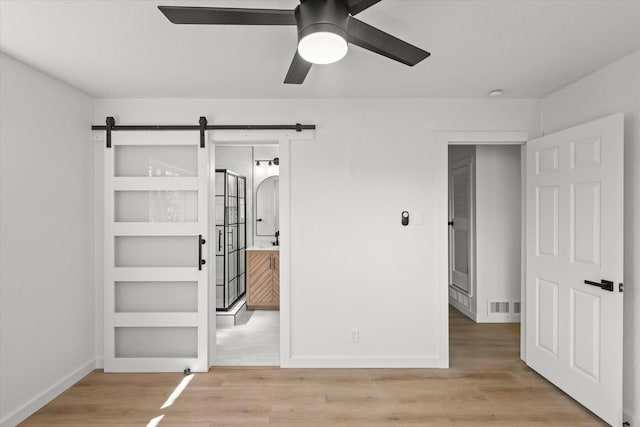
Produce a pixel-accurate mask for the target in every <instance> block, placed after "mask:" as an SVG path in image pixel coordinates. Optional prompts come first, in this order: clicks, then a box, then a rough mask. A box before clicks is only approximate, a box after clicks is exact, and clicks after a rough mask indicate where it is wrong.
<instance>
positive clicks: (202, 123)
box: [91, 116, 316, 148]
mask: <svg viewBox="0 0 640 427" xmlns="http://www.w3.org/2000/svg"><path fill="white" fill-rule="evenodd" d="M315 129H316V125H304V124H301V123H296V124H294V125H210V124H209V123H208V121H207V118H206V117H204V116H202V117H200V120H199V122H198V124H197V125H117V124H116V120H115V119H114V118H113V117H112V116H108V117H107V119H106V123H105V124H104V125H93V126H91V130H104V131H106V142H107V148H111V133H112V132H116V131H119V130H129V131H132V130H133V131H135V130H142V131H144V130H197V131H199V132H200V147H202V148H204V146H205V145H204V144H205V135H204V133H205V131H207V130H240V131H250V130H251V131H253V130H293V131H296V132H302V131H303V130H315Z"/></svg>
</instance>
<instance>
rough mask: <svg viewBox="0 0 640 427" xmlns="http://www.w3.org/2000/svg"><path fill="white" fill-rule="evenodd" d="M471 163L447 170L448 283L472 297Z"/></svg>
mask: <svg viewBox="0 0 640 427" xmlns="http://www.w3.org/2000/svg"><path fill="white" fill-rule="evenodd" d="M471 167H472V161H471V159H465V160H461V161H460V162H457V163H454V164H452V165H451V166H450V167H449V215H450V218H451V219H450V223H449V225H450V227H449V228H450V230H449V283H450V284H451V285H454V286H455V287H456V288H458V289H459V290H461V291H463V292H465V293H466V294H467V295H469V296H471V281H470V277H469V276H470V270H471V269H470V266H471V260H470V256H471V239H472V235H471V232H472V227H471V225H472V221H471V220H472V218H471V203H472V199H471V173H472V170H471Z"/></svg>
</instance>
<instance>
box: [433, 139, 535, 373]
mask: <svg viewBox="0 0 640 427" xmlns="http://www.w3.org/2000/svg"><path fill="white" fill-rule="evenodd" d="M529 139H530V135H529V132H527V131H455V132H447V131H440V132H436V140H437V142H438V147H440V149H441V150H442V151H443V154H442V156H441V158H442V159H443V163H442V165H441V177H442V179H440V185H441V188H440V192H439V194H440V195H441V196H440V197H441V199H440V203H439V205H440V206H442V207H443V208H442V209H443V210H444V211H446V210H447V207H448V206H449V191H448V176H449V175H448V174H449V150H448V148H449V145H520V146H522V147H521V149H520V165H521V168H520V176H521V180H520V181H521V191H520V194H521V196H520V204H521V209H520V211H521V219H520V221H521V227H520V235H521V245H522V246H521V251H520V254H521V255H520V266H521V268H520V295H521V296H520V301H521V304H520V307H521V313H520V322H521V326H520V359H521V360H523V361H525V362H526V354H527V352H526V327H525V324H526V315H525V309H526V308H525V298H526V294H525V278H526V270H525V268H526V259H527V253H526V248H527V242H526V228H525V227H526V216H525V215H526V210H525V202H526V198H525V195H526V194H525V191H524V190H525V188H524V185H525V179H524V178H525V177H526V173H527V170H526V161H525V160H526V159H525V154H526V153H525V150H524V146H525V144H526V143H527V141H528V140H529ZM444 215H448V213H447V212H444ZM446 235H447V236H448V233H447V234H446ZM445 247H446V248H447V252H448V250H449V243H448V240H447V242H446V245H445ZM441 259H444V261H445V262H447V263H448V256H447V257H444V258H442V257H441ZM443 268H446V269H448V268H449V266H448V264H447V265H446V266H443ZM447 277H448V275H447ZM448 281H449V280H448V279H447V280H446V282H443V283H442V289H443V291H442V293H443V294H444V298H443V299H442V301H441V303H442V304H444V312H445V313H447V310H448V306H449V297H448V296H449V291H448V289H449V283H448ZM446 324H447V325H448V323H446ZM447 327H448V326H447ZM447 336H448V334H447ZM443 344H444V345H446V346H447V347H445V348H448V345H449V342H448V340H447V342H446V343H443Z"/></svg>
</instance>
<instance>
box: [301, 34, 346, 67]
mask: <svg viewBox="0 0 640 427" xmlns="http://www.w3.org/2000/svg"><path fill="white" fill-rule="evenodd" d="M348 50H349V47H348V45H347V41H346V40H345V39H344V37H342V36H340V35H339V34H336V33H333V32H330V31H317V32H313V33H309V34H307V35H306V36H304V37H302V38H301V39H300V42H299V43H298V53H299V54H300V56H301V57H302V58H303V59H304V60H305V61H307V62H310V63H312V64H322V65H324V64H333V63H334V62H338V61H340V60H341V59H342V58H344V56H345V55H346V54H347V51H348Z"/></svg>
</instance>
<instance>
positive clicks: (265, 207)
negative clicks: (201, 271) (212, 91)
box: [211, 143, 280, 366]
mask: <svg viewBox="0 0 640 427" xmlns="http://www.w3.org/2000/svg"><path fill="white" fill-rule="evenodd" d="M213 159H214V161H213V163H212V165H215V170H216V171H218V172H216V173H217V176H216V180H215V182H216V185H215V188H216V191H215V194H213V195H212V197H213V198H214V200H213V202H214V205H215V209H213V211H214V212H216V214H215V224H216V232H215V234H212V237H211V238H212V242H213V244H214V246H215V247H216V249H217V251H216V254H217V256H216V269H215V270H216V277H215V285H216V286H215V289H216V314H215V323H214V324H215V330H214V332H215V334H214V335H215V358H214V360H213V363H212V364H213V365H216V366H279V365H280V312H279V310H278V308H279V304H277V305H275V304H274V305H273V306H269V307H262V306H256V304H255V303H254V302H252V298H254V299H255V294H256V293H260V294H262V293H264V292H265V290H264V289H258V290H257V291H256V288H255V283H256V280H255V278H256V274H255V268H252V267H251V266H252V265H253V264H252V263H253V262H254V261H253V260H254V259H255V256H254V254H256V253H257V254H258V255H261V256H263V255H265V254H267V253H268V254H272V253H275V251H277V250H279V246H276V243H278V242H277V240H278V238H279V217H278V213H279V198H278V197H277V196H278V194H277V189H278V186H277V185H275V183H277V182H278V180H279V167H280V162H279V145H278V144H277V143H271V144H256V145H247V144H242V145H240V144H231V143H229V144H216V146H215V151H214V153H213ZM213 169H214V168H213V167H212V171H213ZM218 175H221V176H222V175H224V176H225V178H224V179H220V178H219V176H218ZM234 183H241V185H238V186H237V187H234ZM229 186H230V187H229ZM227 187H229V188H227ZM268 190H271V193H273V194H267V192H268ZM258 202H260V203H258ZM258 205H260V206H258ZM225 223H226V225H225ZM225 227H228V229H227V228H225ZM239 236H240V237H241V238H238V237H239ZM213 240H215V241H213ZM218 249H219V250H218ZM222 249H224V250H222ZM227 249H229V250H228V251H227ZM226 252H229V253H230V255H231V258H230V259H225V258H224V256H223V255H221V254H224V253H226ZM269 260H270V262H269V268H273V269H275V266H276V262H275V259H274V257H273V256H270V258H269ZM230 262H231V264H233V266H232V268H230V269H229V268H227V266H228V265H230V264H229V263H230ZM236 263H237V269H236V267H235V265H236ZM278 267H279V257H278ZM229 270H231V273H233V274H229ZM242 273H244V275H243V274H242ZM234 274H235V275H234ZM232 276H233V277H232ZM212 279H213V278H212ZM228 283H237V284H238V285H241V284H244V286H237V287H234V286H230V287H229V286H227V285H228ZM223 285H224V286H223ZM225 286H227V287H229V288H230V289H231V291H235V292H231V294H232V296H233V298H226V299H225V298H223V297H224V296H228V295H229V294H227V293H225V289H226V287H225ZM252 286H253V287H252ZM221 297H222V298H221ZM278 303H279V301H278Z"/></svg>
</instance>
